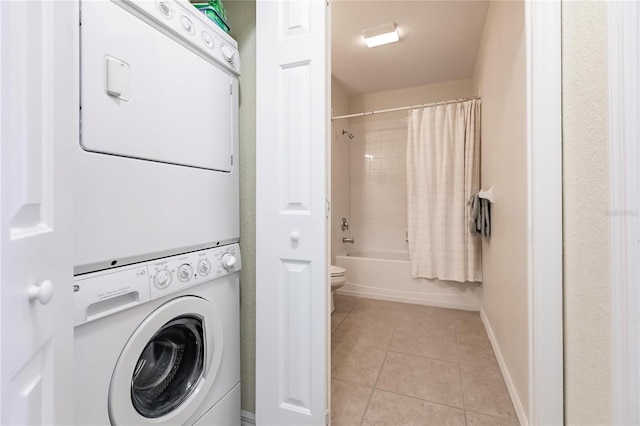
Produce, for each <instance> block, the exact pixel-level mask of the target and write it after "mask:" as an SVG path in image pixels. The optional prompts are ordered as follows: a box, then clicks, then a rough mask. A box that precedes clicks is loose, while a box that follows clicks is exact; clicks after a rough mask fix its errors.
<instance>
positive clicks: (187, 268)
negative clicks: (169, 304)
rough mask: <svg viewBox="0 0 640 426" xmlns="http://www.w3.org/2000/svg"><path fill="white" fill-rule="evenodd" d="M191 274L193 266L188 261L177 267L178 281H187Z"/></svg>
mask: <svg viewBox="0 0 640 426" xmlns="http://www.w3.org/2000/svg"><path fill="white" fill-rule="evenodd" d="M192 276H193V268H192V267H191V265H189V264H188V263H183V264H182V265H180V266H179V267H178V278H179V279H180V281H182V282H185V281H189V280H190V279H191V277H192Z"/></svg>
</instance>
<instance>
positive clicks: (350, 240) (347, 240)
mask: <svg viewBox="0 0 640 426" xmlns="http://www.w3.org/2000/svg"><path fill="white" fill-rule="evenodd" d="M342 242H343V243H351V244H353V243H355V242H356V239H355V238H344V237H343V238H342Z"/></svg>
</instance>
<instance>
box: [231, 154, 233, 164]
mask: <svg viewBox="0 0 640 426" xmlns="http://www.w3.org/2000/svg"><path fill="white" fill-rule="evenodd" d="M231 165H232V166H233V155H232V156H231Z"/></svg>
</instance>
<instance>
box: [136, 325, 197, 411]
mask: <svg viewBox="0 0 640 426" xmlns="http://www.w3.org/2000/svg"><path fill="white" fill-rule="evenodd" d="M203 373H204V335H203V324H202V319H201V318H199V317H195V316H183V317H178V318H176V319H173V320H171V321H169V322H168V323H166V324H165V325H164V326H163V327H162V328H161V329H160V330H158V332H157V333H156V334H155V335H154V336H153V337H152V338H151V340H150V341H149V343H147V346H146V347H145V348H144V351H143V352H142V355H140V358H139V359H138V362H137V364H136V369H135V370H134V372H133V378H132V380H131V401H132V402H133V407H134V408H135V409H136V411H137V412H138V413H140V414H141V415H142V416H144V417H148V418H156V417H161V416H163V415H165V414H167V413H170V412H171V411H173V410H174V409H175V408H176V407H177V406H179V405H180V404H182V402H184V400H185V399H187V397H188V396H189V395H190V394H191V393H192V392H193V391H194V390H195V388H196V385H197V384H198V381H199V380H200V378H201V377H202V375H203Z"/></svg>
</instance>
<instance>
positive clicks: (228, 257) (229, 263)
mask: <svg viewBox="0 0 640 426" xmlns="http://www.w3.org/2000/svg"><path fill="white" fill-rule="evenodd" d="M235 264H236V257H235V256H234V255H232V254H231V253H225V254H224V255H223V256H222V267H223V268H224V269H226V270H227V271H228V270H229V269H231V268H233V265H235Z"/></svg>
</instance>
